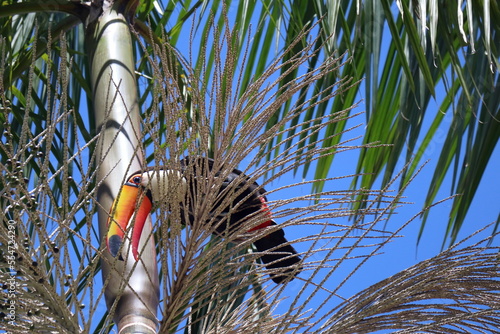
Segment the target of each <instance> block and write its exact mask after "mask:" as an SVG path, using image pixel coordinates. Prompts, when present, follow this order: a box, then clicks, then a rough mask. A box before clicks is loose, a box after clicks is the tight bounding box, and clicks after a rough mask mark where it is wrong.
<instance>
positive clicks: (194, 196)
mask: <svg viewBox="0 0 500 334" xmlns="http://www.w3.org/2000/svg"><path fill="white" fill-rule="evenodd" d="M181 167H182V169H183V171H184V173H185V175H192V176H193V177H191V179H190V180H187V182H188V184H189V191H188V192H187V197H188V198H186V203H185V207H187V208H188V209H187V210H188V214H187V215H186V212H185V208H184V210H182V209H181V210H182V212H181V217H182V218H181V219H183V223H184V224H186V223H187V224H193V223H194V221H195V213H194V206H195V203H199V202H198V201H200V200H201V201H203V200H205V199H207V198H212V199H213V202H215V203H214V204H212V205H210V204H209V205H210V207H211V208H213V212H211V214H210V216H209V217H206V223H209V222H212V224H216V225H215V233H216V234H218V235H220V236H224V235H227V233H231V232H233V231H235V230H236V229H237V228H238V227H240V226H241V225H242V224H243V223H244V222H245V221H247V220H249V219H252V217H254V219H255V218H257V216H258V215H259V213H260V215H265V216H267V218H268V219H267V220H266V221H264V222H262V216H261V217H260V218H259V221H260V224H258V225H257V226H256V227H254V228H252V229H250V231H257V230H261V229H263V228H266V227H272V226H275V225H276V223H275V222H274V220H273V219H271V217H270V215H271V214H270V211H269V208H268V207H267V198H266V197H265V195H264V193H265V190H264V189H263V188H262V187H259V185H258V184H257V183H256V182H251V181H250V179H249V177H248V176H246V175H245V174H244V173H243V172H242V171H240V170H238V169H233V170H232V171H231V172H230V173H227V170H224V169H223V168H222V169H221V170H220V171H217V172H216V173H215V174H214V175H213V176H214V178H217V177H224V180H222V181H221V180H219V182H216V181H215V179H214V180H213V184H216V186H215V187H214V188H215V189H217V194H212V195H211V196H207V194H206V192H208V191H211V189H212V187H210V186H209V185H208V184H207V183H208V175H209V174H208V172H209V171H213V167H214V160H213V159H210V158H201V157H196V158H192V157H187V158H184V159H183V160H181ZM207 167H208V171H207V170H206V168H207ZM189 169H192V170H191V173H188V170H189ZM202 182H205V184H201V183H202ZM250 182H251V183H250ZM219 184H220V186H219ZM200 191H201V192H202V193H201V194H200ZM203 192H205V194H204V193H203ZM230 196H232V197H234V200H232V201H228V198H229V197H230ZM186 217H187V219H189V221H185V220H186ZM254 245H255V247H256V248H257V251H259V252H262V253H265V254H264V255H262V256H261V257H260V260H261V261H262V263H263V264H264V265H265V266H266V268H268V269H279V268H284V269H285V270H284V271H283V274H282V275H280V273H275V274H271V278H272V279H273V281H274V282H276V283H281V282H282V281H283V280H285V279H287V278H293V277H294V276H295V275H296V274H297V273H298V272H299V271H300V268H298V265H297V264H298V263H299V262H300V257H299V256H298V254H297V251H296V250H295V249H294V248H293V247H292V246H291V245H290V244H289V243H288V241H287V240H286V239H285V233H284V231H283V230H282V229H279V230H274V231H273V232H271V233H269V234H267V235H265V236H264V237H262V238H260V239H258V240H256V241H254Z"/></svg>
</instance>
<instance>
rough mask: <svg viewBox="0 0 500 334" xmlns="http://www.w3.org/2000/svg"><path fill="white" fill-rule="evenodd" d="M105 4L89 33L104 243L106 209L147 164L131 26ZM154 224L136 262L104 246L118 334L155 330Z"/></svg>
mask: <svg viewBox="0 0 500 334" xmlns="http://www.w3.org/2000/svg"><path fill="white" fill-rule="evenodd" d="M106 5H108V7H107V8H106ZM104 6H105V7H104V8H103V12H102V14H101V15H100V16H99V17H97V19H96V21H95V22H92V23H91V26H90V28H89V29H88V33H87V42H88V43H87V48H88V51H89V54H90V63H91V80H92V89H93V101H94V110H95V115H94V116H95V124H96V126H97V131H98V132H99V134H100V138H99V145H98V148H97V161H96V162H97V165H98V168H97V175H98V176H97V182H98V183H99V188H98V192H97V200H98V202H99V211H98V218H99V230H100V235H101V240H104V236H105V235H106V232H107V228H108V226H107V219H108V210H109V208H110V207H111V205H112V202H113V199H114V198H115V197H116V196H117V195H118V192H119V190H120V186H121V184H123V182H124V178H125V177H126V176H127V175H128V174H129V173H130V172H133V171H135V170H138V169H140V168H141V166H142V164H143V161H144V158H143V154H142V136H141V118H140V114H139V112H140V111H139V106H138V99H137V81H136V78H135V74H134V60H133V52H132V38H131V34H130V29H129V24H128V22H127V20H126V18H125V16H124V15H123V14H122V13H119V12H118V11H117V10H116V8H117V7H119V6H116V5H114V6H111V5H109V3H106V2H105V4H104ZM151 225H152V224H151V219H150V217H149V218H148V221H147V223H146V226H145V229H144V233H143V238H142V239H141V244H140V247H141V249H142V247H143V245H144V243H145V242H147V243H148V244H147V246H146V247H145V249H144V252H143V253H142V255H141V259H140V261H138V262H136V261H135V260H134V259H133V257H132V255H131V254H130V253H131V252H129V254H130V255H129V256H128V258H127V259H126V260H125V261H119V260H117V259H115V258H113V257H112V256H111V255H110V253H109V252H108V250H107V249H106V248H105V247H103V248H102V251H103V257H102V273H103V280H104V282H105V284H106V290H105V296H106V303H107V305H108V309H109V310H110V311H111V312H113V308H115V307H116V308H115V309H114V317H113V318H114V320H115V322H116V323H117V324H118V328H119V331H120V333H133V332H141V333H149V332H151V333H154V332H156V327H157V325H158V322H157V318H156V312H157V307H158V295H159V290H158V273H157V264H156V252H155V247H154V240H153V238H148V236H150V235H151V233H150V232H151V229H152V226H151ZM101 244H103V242H101ZM104 246H105V245H104ZM125 247H128V243H126V244H125ZM124 253H125V252H124Z"/></svg>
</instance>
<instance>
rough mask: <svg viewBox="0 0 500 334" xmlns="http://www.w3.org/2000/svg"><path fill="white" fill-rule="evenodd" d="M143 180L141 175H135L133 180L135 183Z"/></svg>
mask: <svg viewBox="0 0 500 334" xmlns="http://www.w3.org/2000/svg"><path fill="white" fill-rule="evenodd" d="M141 181H142V178H141V177H140V176H134V177H133V178H132V182H133V183H135V184H140V183H141Z"/></svg>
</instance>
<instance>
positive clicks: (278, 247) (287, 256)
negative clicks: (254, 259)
mask: <svg viewBox="0 0 500 334" xmlns="http://www.w3.org/2000/svg"><path fill="white" fill-rule="evenodd" d="M272 225H276V223H274V222H273V224H272ZM254 245H255V247H256V248H257V251H259V252H262V253H264V254H263V255H262V256H261V257H260V260H261V261H262V263H263V264H264V265H265V266H266V268H267V269H283V270H282V271H279V272H274V273H271V278H272V280H273V281H274V282H275V283H281V282H283V281H284V280H287V279H289V280H292V279H293V278H294V277H295V276H296V275H297V274H298V273H299V272H300V270H301V268H300V267H299V266H298V265H297V264H298V263H299V262H300V257H299V255H298V254H297V251H296V250H295V248H293V247H292V246H291V245H290V244H289V243H288V241H287V240H286V239H285V232H283V230H281V229H280V230H277V231H274V232H272V233H270V234H268V235H266V236H265V237H263V238H261V239H259V240H256V241H255V242H254Z"/></svg>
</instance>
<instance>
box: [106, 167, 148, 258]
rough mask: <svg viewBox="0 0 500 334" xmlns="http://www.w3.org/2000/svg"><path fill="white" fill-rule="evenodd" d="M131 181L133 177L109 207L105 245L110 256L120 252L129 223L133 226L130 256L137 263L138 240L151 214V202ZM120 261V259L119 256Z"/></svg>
mask: <svg viewBox="0 0 500 334" xmlns="http://www.w3.org/2000/svg"><path fill="white" fill-rule="evenodd" d="M133 179H134V176H132V177H131V178H130V179H129V181H128V182H127V183H125V184H124V185H123V187H122V189H121V191H120V193H119V195H118V198H116V199H115V201H114V202H113V205H112V206H111V211H110V213H109V218H108V226H109V229H108V234H107V238H106V243H107V246H108V249H109V252H110V253H111V255H113V256H114V257H116V256H117V255H118V253H119V252H120V250H121V247H122V244H123V239H124V237H125V234H126V233H127V232H128V228H129V223H130V224H133V225H132V239H131V245H132V255H133V256H134V259H135V260H136V261H137V260H138V259H139V240H140V239H141V234H142V230H143V228H144V224H145V223H146V218H147V217H148V214H149V213H150V212H151V208H152V201H151V195H150V194H148V193H147V191H146V190H145V189H144V188H143V187H142V186H141V185H140V184H137V183H134V182H131V181H132V180H133ZM134 212H135V215H134ZM132 216H134V220H135V221H134V222H130V219H131V218H132ZM120 259H122V256H121V254H120Z"/></svg>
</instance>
